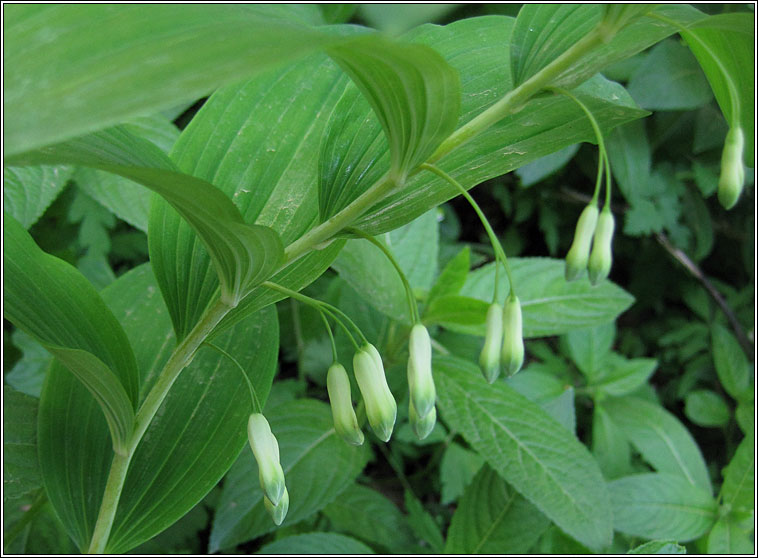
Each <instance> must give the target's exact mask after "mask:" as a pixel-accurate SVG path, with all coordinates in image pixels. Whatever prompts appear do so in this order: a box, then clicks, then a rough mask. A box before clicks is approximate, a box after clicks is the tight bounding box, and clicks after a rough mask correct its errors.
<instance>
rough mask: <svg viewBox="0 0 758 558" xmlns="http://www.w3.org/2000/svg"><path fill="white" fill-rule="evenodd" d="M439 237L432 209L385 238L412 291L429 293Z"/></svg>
mask: <svg viewBox="0 0 758 558" xmlns="http://www.w3.org/2000/svg"><path fill="white" fill-rule="evenodd" d="M439 236H440V234H439V222H438V220H437V209H433V210H431V211H428V212H427V213H424V214H423V215H422V216H421V217H419V218H417V219H414V220H413V221H411V222H410V223H408V224H407V225H404V226H402V227H400V228H398V229H395V230H394V231H391V232H390V233H389V234H388V235H387V236H386V237H385V238H386V239H387V244H388V245H389V248H390V250H392V254H393V255H394V256H395V259H396V260H397V263H398V264H399V265H400V269H402V270H403V273H405V276H406V277H407V278H408V282H409V283H410V284H411V287H412V288H413V289H423V290H429V289H430V288H431V286H432V284H433V283H434V278H435V277H436V276H437V253H438V252H439Z"/></svg>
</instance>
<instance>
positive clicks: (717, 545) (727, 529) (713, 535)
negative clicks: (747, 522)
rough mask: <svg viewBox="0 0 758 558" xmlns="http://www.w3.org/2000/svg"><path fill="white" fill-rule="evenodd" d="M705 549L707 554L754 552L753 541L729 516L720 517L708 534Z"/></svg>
mask: <svg viewBox="0 0 758 558" xmlns="http://www.w3.org/2000/svg"><path fill="white" fill-rule="evenodd" d="M707 549H708V554H722V555H727V554H755V541H754V540H752V539H751V537H750V534H749V533H746V532H745V531H743V530H742V529H740V528H739V526H737V525H735V524H734V523H733V522H732V521H730V520H729V518H721V519H719V520H718V521H717V522H716V524H715V525H714V526H713V529H711V532H710V533H709V534H708V546H707Z"/></svg>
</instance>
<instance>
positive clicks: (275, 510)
mask: <svg viewBox="0 0 758 558" xmlns="http://www.w3.org/2000/svg"><path fill="white" fill-rule="evenodd" d="M263 505H264V506H265V507H266V511H267V512H268V514H269V515H270V516H271V519H273V520H274V523H276V524H277V525H281V524H282V521H284V518H285V517H286V516H287V511H288V510H289V508H290V495H289V493H288V492H287V489H286V488H285V489H284V493H283V494H282V497H281V498H280V499H279V503H278V504H277V505H274V504H272V503H271V500H269V499H268V498H267V497H266V496H264V497H263Z"/></svg>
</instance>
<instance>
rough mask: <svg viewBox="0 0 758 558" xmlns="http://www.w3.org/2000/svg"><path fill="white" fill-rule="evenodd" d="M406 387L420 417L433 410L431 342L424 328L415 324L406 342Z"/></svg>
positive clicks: (434, 393) (434, 396)
mask: <svg viewBox="0 0 758 558" xmlns="http://www.w3.org/2000/svg"><path fill="white" fill-rule="evenodd" d="M408 353H409V354H408V387H409V390H410V395H411V401H412V402H413V406H414V407H415V408H416V410H417V411H418V413H419V415H420V416H426V415H427V414H429V411H431V409H433V408H434V400H435V398H436V397H437V393H436V391H435V389H434V379H433V378H432V342H431V340H430V339H429V332H428V331H427V329H426V327H424V326H423V325H421V324H416V325H414V326H413V328H412V329H411V336H410V340H409V342H408Z"/></svg>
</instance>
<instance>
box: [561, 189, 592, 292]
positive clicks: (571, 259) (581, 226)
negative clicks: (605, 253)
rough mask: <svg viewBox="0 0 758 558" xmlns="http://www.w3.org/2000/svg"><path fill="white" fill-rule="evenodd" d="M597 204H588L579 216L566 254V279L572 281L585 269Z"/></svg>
mask: <svg viewBox="0 0 758 558" xmlns="http://www.w3.org/2000/svg"><path fill="white" fill-rule="evenodd" d="M597 215H598V210H597V205H595V204H594V203H591V204H589V205H588V206H587V207H585V208H584V211H582V214H581V215H580V216H579V221H577V223H576V230H575V231H574V242H573V243H572V244H571V248H570V249H569V251H568V254H566V281H573V280H574V279H576V278H577V277H579V276H580V275H581V274H582V273H583V272H584V270H585V269H587V261H588V260H589V257H590V243H591V242H592V235H593V234H594V233H595V225H596V224H597Z"/></svg>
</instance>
